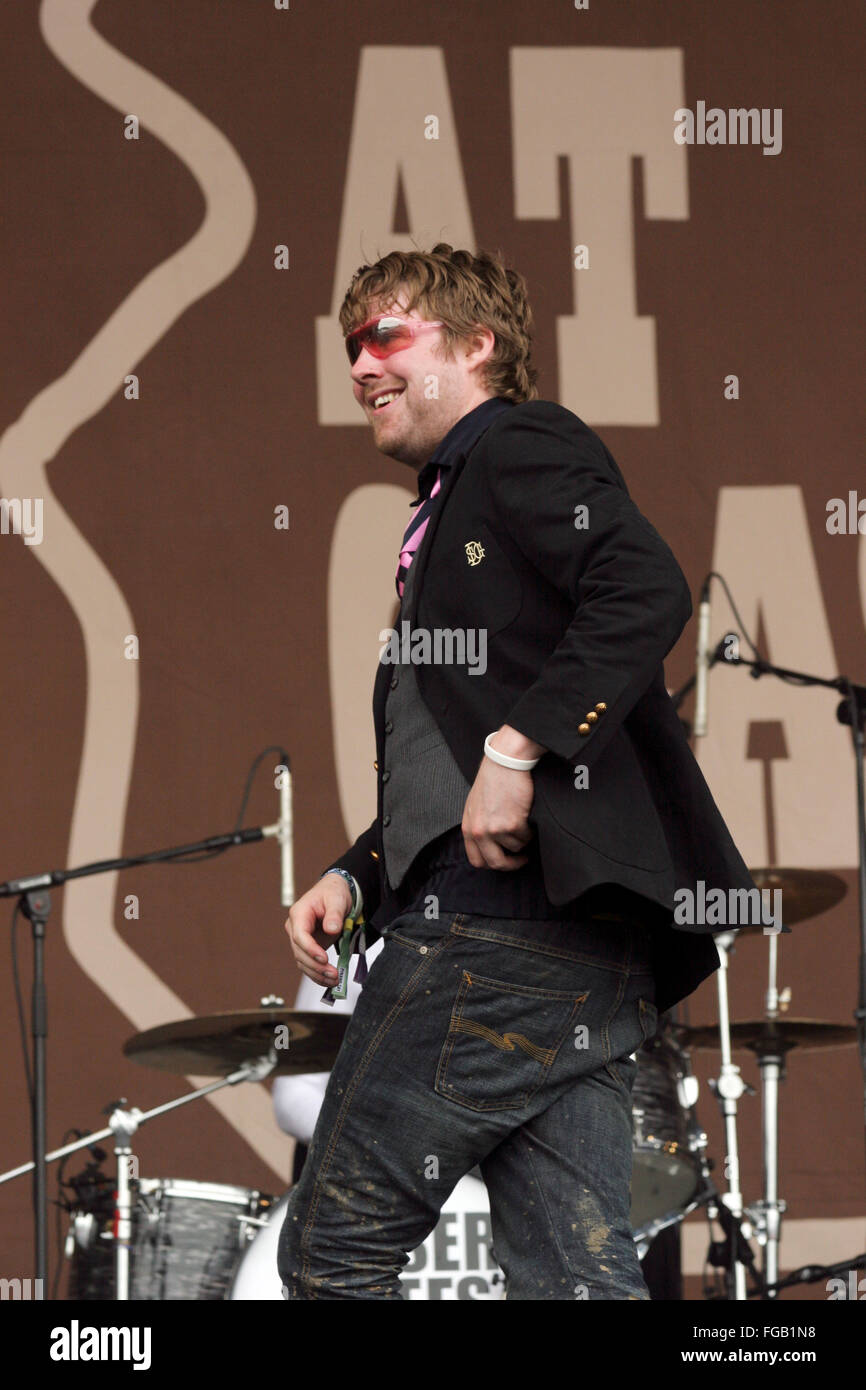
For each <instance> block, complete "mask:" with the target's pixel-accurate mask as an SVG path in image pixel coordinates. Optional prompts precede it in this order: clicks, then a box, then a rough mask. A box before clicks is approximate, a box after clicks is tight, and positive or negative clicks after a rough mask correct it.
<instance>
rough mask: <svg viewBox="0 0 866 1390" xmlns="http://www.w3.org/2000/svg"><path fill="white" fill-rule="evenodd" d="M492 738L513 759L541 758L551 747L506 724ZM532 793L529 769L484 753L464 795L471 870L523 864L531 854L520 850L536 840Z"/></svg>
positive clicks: (465, 834) (498, 748)
mask: <svg viewBox="0 0 866 1390" xmlns="http://www.w3.org/2000/svg"><path fill="white" fill-rule="evenodd" d="M490 743H491V746H492V747H493V748H495V749H496V751H497V753H505V754H507V756H508V757H511V758H540V757H541V756H542V754H544V753H545V752H546V751H547V750H546V749H545V748H544V747H542V745H541V744H540V743H534V742H533V741H532V739H529V738H527V737H526V736H525V735H524V734H521V733H519V732H518V730H517V729H512V728H511V727H510V726H509V725H507V724H504V725H503V726H502V728H501V729H500V730H499V731H498V732H497V733H496V734H495V735H494V736H493V737H492V738H491V740H490ZM534 797H535V785H534V783H533V781H532V773H531V772H529V771H527V772H521V771H519V770H518V769H516V768H511V767H501V766H500V765H499V763H495V762H494V761H493V759H492V758H488V757H487V755H486V754H485V756H484V757H483V758H482V759H481V766H480V767H479V769H478V773H477V776H476V778H475V781H474V783H473V785H472V790H471V791H470V793H469V795H468V797H467V798H466V805H465V807H464V808H463V823H462V825H461V827H460V828H461V830H462V831H463V842H464V844H465V846H466V857H467V859H468V860H469V863H470V864H471V865H472V867H473V869H485V868H487V869H520V868H522V867H523V865H524V864H525V863H526V862H527V859H528V856H527V855H526V854H521V853H520V851H521V850H522V849H524V848H525V847H526V845H528V844H529V842H530V840H531V839H532V827H531V826H530V824H529V821H528V816H529V812H530V810H531V809H532V802H533V800H534ZM506 850H509V851H511V853H506Z"/></svg>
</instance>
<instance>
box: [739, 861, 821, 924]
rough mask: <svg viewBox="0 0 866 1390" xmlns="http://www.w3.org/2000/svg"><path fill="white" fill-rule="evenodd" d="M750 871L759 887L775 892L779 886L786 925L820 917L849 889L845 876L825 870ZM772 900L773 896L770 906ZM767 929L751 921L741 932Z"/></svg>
mask: <svg viewBox="0 0 866 1390" xmlns="http://www.w3.org/2000/svg"><path fill="white" fill-rule="evenodd" d="M749 873H750V874H751V875H752V878H753V879H754V880H755V886H756V887H757V888H761V889H763V888H768V889H769V890H770V891H771V892H772V891H773V890H774V889H777V888H778V889H780V890H781V894H782V921H783V922H784V923H785V926H786V927H792V926H794V925H795V923H797V922H805V921H807V920H808V919H809V918H810V917H819V916H820V915H821V913H822V912H827V911H829V909H830V908H831V907H835V906H836V904H837V903H838V902H841V901H842V899H843V898H844V896H845V894H846V893H847V892H848V885H847V884H846V883H845V881H844V879H841V878H839V876H838V875H837V874H830V873H826V872H825V871H824V870H823V869H778V868H772V869H750V870H749ZM772 901H773V900H772V898H771V899H770V903H769V905H770V906H772ZM763 931H764V928H763V925H762V924H760V923H756V924H755V925H754V926H752V925H751V924H748V925H746V926H744V927H741V928H740V930H739V935H741V936H757V935H762V934H763Z"/></svg>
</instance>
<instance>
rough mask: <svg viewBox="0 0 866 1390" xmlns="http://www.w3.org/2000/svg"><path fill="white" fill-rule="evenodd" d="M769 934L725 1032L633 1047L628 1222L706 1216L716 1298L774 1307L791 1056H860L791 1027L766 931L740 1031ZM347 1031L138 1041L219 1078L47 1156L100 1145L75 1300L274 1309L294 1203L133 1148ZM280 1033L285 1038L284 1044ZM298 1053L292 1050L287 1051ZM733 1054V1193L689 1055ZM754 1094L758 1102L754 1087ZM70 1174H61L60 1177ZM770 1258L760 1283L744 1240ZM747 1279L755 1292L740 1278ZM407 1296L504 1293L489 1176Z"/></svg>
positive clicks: (279, 1007)
mask: <svg viewBox="0 0 866 1390" xmlns="http://www.w3.org/2000/svg"><path fill="white" fill-rule="evenodd" d="M753 878H754V879H755V882H756V884H757V885H758V887H759V888H770V889H781V891H782V893H783V901H784V903H785V921H786V924H788V925H792V924H794V923H797V922H803V921H805V920H807V919H808V918H809V917H813V916H816V915H818V913H820V912H823V911H826V910H827V909H828V908H830V907H832V906H834V905H835V904H836V903H837V902H838V901H839V900H840V899H841V897H842V896H843V895H844V893H845V884H844V883H843V882H842V880H841V879H839V878H837V877H835V876H834V875H832V874H828V873H817V872H812V871H809V870H785V869H767V870H757V871H754V872H753ZM750 931H751V932H756V931H760V928H748V927H745V928H742V929H740V930H739V931H731V932H727V933H725V934H723V935H717V936H716V942H717V945H718V946H719V948H720V957H721V961H722V968H721V969H720V970H719V972H718V976H717V982H718V989H719V1019H720V1022H719V1024H718V1025H716V1024H711V1025H702V1026H697V1027H687V1026H684V1025H682V1024H680V1023H678V1022H677V1021H676V1018H675V1016H672V1015H664V1016H663V1017H662V1018H661V1020H660V1026H659V1030H658V1032H657V1033H656V1035H655V1036H654V1037H653V1038H651V1039H649V1040H648V1041H647V1042H646V1043H645V1044H644V1045H643V1046H642V1048H641V1049H640V1050H639V1051H638V1052H637V1053H636V1054H634V1055H635V1058H636V1061H637V1073H636V1077H635V1081H634V1087H633V1093H632V1115H633V1126H632V1130H633V1179H632V1226H633V1230H634V1238H635V1241H636V1244H637V1249H638V1254H639V1257H640V1258H641V1259H643V1258H644V1257H645V1255H646V1253H647V1252H648V1250H649V1248H650V1246H651V1244H652V1242H653V1241H654V1240H655V1239H656V1237H658V1235H659V1234H660V1233H661V1232H663V1231H666V1230H671V1229H672V1228H674V1227H677V1226H679V1225H680V1224H681V1223H682V1222H683V1221H684V1220H685V1218H686V1217H687V1216H689V1215H690V1214H691V1213H693V1212H695V1211H697V1210H698V1209H699V1208H706V1211H707V1214H708V1216H709V1217H710V1219H711V1220H717V1221H718V1222H719V1224H720V1225H721V1227H722V1230H723V1232H724V1240H722V1241H721V1242H713V1243H712V1244H711V1253H710V1256H709V1262H710V1263H711V1264H715V1265H716V1266H717V1267H719V1268H720V1269H722V1270H724V1271H725V1273H726V1283H725V1291H724V1293H723V1294H722V1295H721V1296H722V1297H725V1298H729V1299H743V1298H745V1297H749V1296H758V1297H764V1298H772V1297H774V1296H775V1294H776V1292H777V1289H776V1280H777V1277H778V1251H779V1238H780V1228H781V1220H782V1215H783V1213H784V1210H785V1203H784V1201H782V1200H781V1199H780V1197H779V1193H778V1160H779V1150H778V1106H779V1083H780V1081H782V1080H784V1077H785V1067H786V1061H787V1057H788V1055H789V1054H791V1053H794V1052H808V1051H815V1050H818V1049H821V1050H823V1049H826V1048H835V1047H845V1046H851V1045H853V1044H854V1043H855V1041H856V1030H855V1028H854V1027H853V1026H846V1025H843V1024H838V1023H830V1022H825V1021H822V1020H819V1019H804V1018H791V1017H788V1016H787V1013H786V1010H787V1006H788V1003H789V1001H790V991H787V990H786V991H781V992H780V991H779V989H778V987H777V983H776V972H777V953H778V936H777V935H776V934H775V933H772V934H770V935H768V943H769V974H768V987H767V992H766V1003H765V1010H764V1015H763V1017H761V1018H756V1019H743V1020H737V1021H734V1022H731V1021H730V1019H729V1015H728V1002H727V971H728V960H729V957H730V955H731V954H732V953H733V950H734V945H735V941H736V938H737V937H738V936H740V935H746V934H749V932H750ZM347 1022H348V1017H347V1015H345V1014H342V1015H334V1014H330V1013H326V1012H308V1013H302V1012H298V1011H295V1010H291V1009H286V1008H285V1007H284V1003H283V1001H282V1000H281V999H279V998H277V997H276V996H270V997H268V998H267V999H263V1000H262V1001H261V1007H260V1008H258V1009H253V1010H247V1011H242V1012H234V1013H222V1014H215V1015H212V1016H210V1017H204V1018H191V1019H184V1020H182V1021H180V1022H177V1023H171V1024H166V1025H163V1026H161V1027H158V1028H152V1029H149V1030H148V1031H146V1032H143V1033H138V1034H136V1035H135V1036H133V1037H132V1038H130V1039H129V1040H128V1041H127V1043H126V1044H125V1046H124V1053H125V1055H126V1056H127V1057H128V1058H130V1059H131V1060H133V1061H135V1062H138V1063H140V1064H142V1065H144V1066H149V1067H155V1068H158V1069H160V1070H162V1071H167V1072H171V1073H173V1074H176V1075H179V1076H182V1075H187V1076H188V1075H204V1076H216V1077H219V1078H221V1079H220V1080H218V1081H216V1082H214V1083H212V1084H210V1085H207V1086H204V1087H202V1088H200V1089H199V1090H197V1091H194V1092H192V1093H190V1094H187V1095H184V1096H183V1097H181V1098H180V1099H178V1100H175V1101H171V1102H169V1103H168V1104H167V1105H162V1106H159V1107H157V1108H156V1109H155V1110H153V1111H150V1112H148V1113H146V1114H143V1113H142V1112H140V1111H138V1110H136V1109H124V1108H123V1106H124V1105H125V1102H117V1103H116V1104H115V1105H114V1106H113V1107H111V1117H110V1120H109V1127H108V1129H106V1130H104V1131H101V1132H100V1133H99V1134H95V1135H88V1136H85V1137H84V1138H82V1139H81V1140H80V1141H79V1142H78V1143H76V1144H72V1145H68V1146H67V1147H66V1148H65V1149H63V1150H58V1151H57V1152H56V1154H54V1155H49V1158H54V1157H58V1158H59V1157H62V1158H63V1159H64V1163H65V1162H66V1161H68V1158H69V1156H70V1155H71V1154H72V1153H73V1152H74V1151H76V1150H77V1149H80V1148H82V1147H84V1146H85V1145H86V1146H88V1147H89V1148H90V1150H91V1153H92V1154H94V1155H95V1159H96V1161H93V1162H90V1163H89V1164H88V1165H87V1168H86V1170H85V1171H84V1173H82V1174H80V1175H79V1176H77V1177H75V1178H72V1179H70V1180H68V1181H62V1182H61V1188H62V1189H64V1188H65V1189H68V1190H70V1193H71V1195H70V1196H69V1197H67V1198H66V1199H65V1200H66V1205H67V1210H68V1212H69V1233H68V1237H67V1241H66V1256H67V1259H68V1263H69V1286H68V1296H69V1297H70V1298H75V1299H115V1298H120V1299H124V1298H128V1299H132V1300H171V1299H191V1300H265V1301H266V1300H275V1299H278V1298H281V1297H282V1291H281V1286H280V1279H279V1275H278V1273H277V1267H276V1249H277V1241H278V1239H279V1233H280V1229H281V1226H282V1223H283V1219H284V1217H285V1211H286V1204H287V1201H288V1194H285V1195H282V1196H279V1195H278V1194H267V1193H262V1192H259V1191H257V1190H254V1189H249V1188H245V1187H234V1186H230V1185H224V1184H220V1183H211V1182H197V1181H192V1180H184V1179H178V1178H157V1177H153V1178H146V1177H140V1176H139V1175H138V1165H137V1161H136V1160H135V1159H134V1157H133V1155H132V1137H133V1135H134V1134H135V1132H136V1130H137V1129H138V1128H139V1126H140V1125H141V1124H143V1123H144V1122H145V1121H147V1120H149V1119H151V1118H153V1117H155V1116H158V1115H161V1114H165V1113H167V1112H168V1111H170V1110H173V1109H174V1108H176V1107H177V1106H179V1105H183V1104H187V1103H189V1102H190V1101H192V1100H195V1099H196V1098H198V1097H200V1096H203V1095H207V1094H210V1093H211V1092H212V1091H213V1090H216V1089H218V1088H219V1087H221V1086H225V1085H233V1084H237V1082H239V1081H242V1080H262V1079H264V1078H265V1077H266V1076H268V1075H271V1074H274V1073H282V1074H284V1075H285V1074H293V1075H298V1074H301V1073H305V1072H321V1071H327V1070H328V1069H329V1068H330V1067H331V1066H332V1065H333V1062H334V1059H335V1058H336V1055H337V1052H338V1050H339V1046H340V1042H341V1039H342V1035H343V1031H344V1029H345V1027H346V1024H347ZM281 1039H282V1044H281V1041H280V1040H281ZM289 1041H290V1046H289V1045H287V1044H288V1042H289ZM734 1049H747V1050H749V1051H751V1052H752V1053H754V1055H755V1056H756V1058H757V1061H758V1066H759V1068H760V1073H761V1086H762V1102H763V1103H762V1138H763V1155H764V1190H763V1194H762V1197H761V1198H760V1200H758V1201H756V1202H754V1203H753V1204H751V1205H750V1206H744V1205H743V1202H742V1197H741V1193H740V1187H739V1159H738V1148H737V1138H736V1120H737V1105H738V1101H739V1100H740V1098H741V1097H742V1095H743V1094H744V1093H745V1092H747V1091H749V1092H752V1088H751V1087H749V1086H747V1084H746V1083H745V1082H744V1081H743V1079H742V1077H741V1075H740V1071H739V1068H738V1067H737V1066H736V1065H735V1064H734V1062H733V1061H732V1051H733V1050H734ZM705 1050H711V1051H719V1050H720V1051H721V1054H722V1066H721V1070H720V1075H719V1077H718V1079H716V1080H714V1081H711V1082H710V1083H709V1084H710V1088H711V1090H712V1091H713V1093H714V1094H715V1096H716V1099H717V1100H718V1102H719V1105H720V1107H721V1110H722V1114H723V1117H724V1121H725V1141H726V1148H727V1153H726V1158H725V1166H724V1172H725V1177H726V1179H727V1182H728V1191H727V1192H725V1193H724V1194H721V1193H719V1191H718V1189H717V1188H716V1186H715V1184H714V1182H713V1179H712V1170H713V1166H714V1165H713V1163H712V1161H711V1160H710V1159H709V1157H708V1154H707V1144H708V1141H707V1135H706V1133H705V1132H704V1130H703V1129H702V1127H701V1125H700V1122H699V1119H698V1115H697V1101H698V1091H699V1086H698V1081H697V1079H696V1077H695V1076H694V1075H693V1073H692V1068H691V1054H692V1053H693V1052H700V1051H705ZM752 1093H753V1092H752ZM108 1136H113V1138H114V1140H115V1154H116V1157H117V1174H116V1177H114V1176H109V1175H108V1174H107V1173H105V1172H103V1171H102V1169H101V1167H100V1163H101V1161H102V1160H103V1159H104V1158H105V1153H104V1151H103V1150H100V1149H98V1148H95V1147H94V1145H95V1144H97V1143H98V1141H99V1140H100V1139H101V1138H107V1137H108ZM61 1178H62V1173H61ZM752 1239H754V1240H756V1241H757V1243H758V1245H759V1246H760V1247H761V1249H762V1251H763V1262H762V1269H761V1272H760V1273H759V1272H758V1270H757V1268H756V1264H755V1259H754V1254H753V1251H752V1247H751V1245H750V1244H749V1242H750V1240H752ZM747 1278H750V1279H751V1281H752V1286H751V1290H750V1291H749V1292H747V1288H746V1281H747ZM401 1281H402V1292H403V1297H404V1298H406V1299H409V1300H411V1299H449V1300H450V1299H467V1300H475V1299H498V1298H502V1297H503V1296H504V1292H505V1280H504V1276H503V1275H502V1272H501V1270H500V1269H499V1268H498V1266H497V1264H496V1256H495V1250H494V1248H493V1244H492V1238H491V1222H490V1206H489V1202H488V1199H487V1191H486V1188H485V1186H484V1183H483V1181H482V1180H481V1175H480V1173H479V1171H478V1170H477V1169H475V1170H473V1171H472V1172H471V1173H469V1174H467V1175H466V1176H465V1177H464V1178H462V1179H461V1180H460V1182H459V1183H458V1184H457V1186H456V1188H455V1189H454V1191H453V1192H452V1194H451V1196H450V1197H449V1199H448V1201H447V1202H446V1203H445V1205H444V1206H443V1208H442V1211H441V1213H440V1218H439V1224H438V1225H437V1227H436V1228H435V1229H434V1230H433V1232H431V1234H430V1235H429V1236H428V1238H427V1240H426V1241H425V1242H424V1244H423V1245H422V1246H420V1247H419V1248H418V1249H417V1250H415V1251H414V1252H413V1253H412V1255H411V1257H410V1260H409V1263H408V1265H407V1266H406V1267H405V1269H404V1270H403V1273H402V1275H401Z"/></svg>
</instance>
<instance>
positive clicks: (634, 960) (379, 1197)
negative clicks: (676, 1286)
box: [278, 912, 657, 1299]
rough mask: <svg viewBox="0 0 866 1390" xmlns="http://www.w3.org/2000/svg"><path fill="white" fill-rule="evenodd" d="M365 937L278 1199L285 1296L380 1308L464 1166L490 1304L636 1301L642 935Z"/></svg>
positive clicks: (447, 922)
mask: <svg viewBox="0 0 866 1390" xmlns="http://www.w3.org/2000/svg"><path fill="white" fill-rule="evenodd" d="M383 935H385V936H386V945H385V947H384V949H383V951H382V953H381V955H380V956H379V958H378V959H377V960H376V962H375V964H374V965H373V968H372V969H371V971H370V975H369V978H368V980H367V982H366V984H365V985H364V989H363V992H362V995H361V998H360V1001H359V1003H358V1005H357V1007H356V1009H355V1012H354V1013H353V1015H352V1017H351V1019H350V1021H349V1025H348V1028H347V1030H346V1034H345V1038H344V1040H343V1045H342V1047H341V1049H340V1052H339V1055H338V1057H337V1060H336V1062H335V1065H334V1069H333V1071H332V1073H331V1077H330V1081H329V1084H328V1089H327V1092H326V1095H325V1099H324V1103H323V1105H322V1110H321V1113H320V1115H319V1120H318V1124H317V1126H316V1132H315V1134H314V1136H313V1139H312V1143H311V1146H310V1152H309V1155H308V1158H307V1161H306V1163H305V1165H304V1168H303V1172H302V1174H301V1178H300V1181H299V1183H298V1185H297V1186H296V1187H295V1188H294V1189H293V1191H292V1193H291V1198H290V1201H289V1206H288V1212H287V1215H286V1220H285V1224H284V1226H283V1229H282V1234H281V1236H280V1246H279V1257H278V1266H279V1272H280V1277H281V1279H282V1281H283V1285H284V1294H285V1296H286V1297H288V1298H299V1299H356V1298H361V1299H371V1298H373V1299H379V1298H400V1297H401V1292H400V1282H399V1279H398V1272H399V1270H400V1269H401V1268H402V1267H403V1266H404V1265H405V1264H406V1262H407V1259H408V1252H410V1251H412V1250H414V1249H415V1248H416V1247H417V1246H418V1245H420V1244H421V1242H422V1241H423V1240H424V1239H425V1238H426V1237H427V1235H428V1234H429V1233H430V1231H431V1230H432V1229H433V1227H434V1226H435V1225H436V1222H437V1219H438V1216H439V1211H440V1208H441V1206H442V1204H443V1202H444V1201H445V1200H446V1199H447V1197H448V1195H449V1193H450V1192H451V1191H452V1189H453V1188H454V1186H455V1185H456V1183H457V1182H458V1181H459V1179H460V1178H461V1177H462V1176H463V1175H464V1173H467V1172H469V1171H470V1169H472V1168H473V1167H475V1166H476V1165H480V1168H481V1172H482V1175H483V1177H484V1180H485V1182H486V1184H487V1188H488V1192H489V1195H490V1207H491V1220H492V1232H493V1247H494V1253H495V1256H496V1259H497V1261H498V1263H499V1264H500V1265H501V1267H502V1269H503V1270H504V1272H505V1276H506V1281H507V1282H506V1289H507V1293H506V1296H507V1297H508V1298H510V1299H584V1298H587V1299H647V1298H649V1293H648V1291H647V1287H646V1284H645V1283H644V1280H643V1276H642V1274H641V1268H640V1264H639V1262H638V1259H637V1254H636V1250H635V1245H634V1241H633V1238H632V1231H631V1224H630V1219H629V1213H630V1196H629V1187H630V1182H631V1166H632V1123H631V1120H632V1113H631V1087H632V1082H633V1080H634V1075H635V1071H636V1069H637V1068H636V1063H635V1061H634V1060H633V1058H632V1057H631V1056H630V1054H631V1053H633V1052H634V1051H635V1050H636V1049H637V1048H638V1047H639V1046H640V1044H641V1043H642V1042H643V1041H644V1039H645V1038H647V1037H649V1036H651V1035H652V1034H653V1033H654V1032H655V1029H656V1023H657V1013H656V1008H655V1004H654V1002H653V1001H654V998H655V989H654V982H653V976H652V972H651V957H650V937H649V933H648V931H647V929H645V928H642V927H641V926H640V924H631V923H625V922H616V921H598V920H583V921H581V920H575V921H566V922H559V921H547V922H543V921H542V922H536V921H515V920H506V919H502V918H493V917H481V916H474V915H472V916H470V915H466V914H456V915H455V914H453V913H452V914H445V915H444V916H443V917H442V919H441V920H438V921H429V920H427V919H426V918H425V917H424V915H423V914H421V913H417V912H416V913H406V914H404V915H402V916H400V917H398V918H396V919H395V921H394V922H392V924H391V926H390V927H389V928H388V929H387V931H386V932H385V933H383Z"/></svg>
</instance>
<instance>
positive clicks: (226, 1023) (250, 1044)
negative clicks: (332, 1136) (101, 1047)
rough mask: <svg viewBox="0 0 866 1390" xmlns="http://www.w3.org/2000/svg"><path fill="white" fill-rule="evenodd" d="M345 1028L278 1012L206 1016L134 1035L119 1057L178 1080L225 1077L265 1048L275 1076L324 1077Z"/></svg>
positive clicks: (333, 1019) (329, 1020) (326, 1017)
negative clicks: (272, 1055)
mask: <svg viewBox="0 0 866 1390" xmlns="http://www.w3.org/2000/svg"><path fill="white" fill-rule="evenodd" d="M348 1022H349V1016H348V1015H347V1014H330V1013H327V1014H326V1013H296V1012H295V1010H294V1009H280V1008H269V1009H249V1010H246V1011H241V1012H234V1013H224V1014H210V1015H208V1016H207V1017H205V1018H182V1019H179V1020H178V1022H177V1023H163V1024H161V1025H160V1027H158V1028H148V1029H147V1030H146V1031H145V1032H143V1033H135V1034H133V1036H132V1037H131V1038H128V1039H127V1041H126V1042H125V1043H124V1044H123V1051H124V1053H125V1055H126V1056H127V1057H129V1058H130V1060H131V1061H133V1062H139V1063H141V1065H142V1066H143V1067H157V1068H158V1070H159V1071H170V1072H173V1073H175V1075H180V1076H186V1075H194V1076H229V1075H230V1074H231V1073H232V1072H233V1071H237V1069H238V1067H239V1066H240V1065H241V1064H242V1063H243V1062H248V1061H252V1060H253V1059H254V1058H256V1057H262V1056H265V1055H266V1054H267V1053H268V1051H269V1050H270V1049H271V1048H273V1049H274V1051H275V1053H276V1057H277V1065H276V1067H275V1068H274V1071H275V1072H281V1073H282V1074H283V1075H295V1074H300V1073H302V1072H309V1071H330V1070H331V1067H332V1066H333V1065H334V1060H335V1058H336V1056H337V1053H338V1052H339V1050H340V1043H341V1042H342V1040H343V1034H344V1032H345V1031H346V1025H347V1023H348ZM280 1029H283V1030H284V1031H282V1032H281V1031H278V1030H280Z"/></svg>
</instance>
